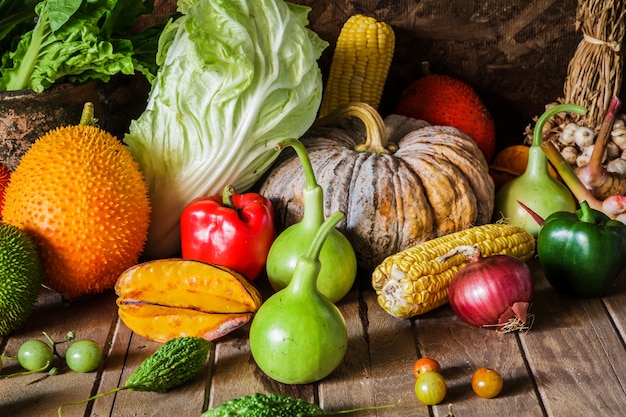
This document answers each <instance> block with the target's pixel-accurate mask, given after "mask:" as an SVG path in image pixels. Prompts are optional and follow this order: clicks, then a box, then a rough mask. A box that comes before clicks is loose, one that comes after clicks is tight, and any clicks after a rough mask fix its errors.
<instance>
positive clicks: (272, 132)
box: [124, 0, 328, 258]
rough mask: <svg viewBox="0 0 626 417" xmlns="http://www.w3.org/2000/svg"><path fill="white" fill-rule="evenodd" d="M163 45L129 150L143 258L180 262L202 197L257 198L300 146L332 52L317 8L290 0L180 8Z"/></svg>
mask: <svg viewBox="0 0 626 417" xmlns="http://www.w3.org/2000/svg"><path fill="white" fill-rule="evenodd" d="M178 10H179V11H180V12H181V13H182V16H181V17H179V18H178V19H176V20H175V21H172V22H171V23H170V24H169V25H168V26H166V28H165V29H164V31H163V33H162V35H161V37H160V39H159V45H160V48H159V52H158V54H157V63H158V64H159V65H160V68H159V72H158V74H157V76H156V78H155V80H154V82H153V84H152V90H151V92H150V95H149V98H148V104H147V107H146V110H145V111H144V113H142V114H141V116H140V117H139V118H137V119H136V120H134V121H132V122H131V125H130V131H129V133H128V134H127V135H126V136H125V138H124V142H125V143H126V144H127V145H128V146H129V149H130V151H131V153H132V154H133V156H134V157H135V159H136V160H137V161H138V162H139V165H140V168H141V169H142V171H143V173H144V175H145V178H146V181H147V183H148V187H149V193H150V201H151V205H152V219H151V225H150V230H149V235H148V241H147V244H146V248H145V251H144V255H145V256H147V257H150V258H159V257H167V256H174V255H176V254H179V252H180V229H179V219H180V214H181V212H182V210H183V209H184V207H185V206H186V205H187V204H188V203H189V202H190V201H191V200H192V199H194V198H196V197H199V196H202V195H215V194H220V193H221V191H222V189H223V188H224V186H225V185H228V184H231V185H233V186H234V187H235V189H236V190H237V192H244V191H245V190H248V189H249V188H250V187H251V186H252V185H253V184H254V183H255V182H256V181H257V180H258V179H259V178H260V177H261V176H262V175H263V173H264V172H265V171H267V170H268V169H269V167H270V166H271V164H272V162H273V161H274V160H275V158H276V157H277V154H278V152H277V151H276V150H275V149H274V146H275V145H276V144H277V143H278V142H279V141H281V140H283V139H285V138H298V137H300V136H301V135H302V134H303V133H304V132H305V131H306V130H307V129H308V128H309V127H310V126H311V124H312V123H313V121H314V120H315V117H316V115H317V111H318V109H319V105H320V101H321V95H322V76H321V71H320V69H319V66H318V62H317V60H318V59H319V57H320V56H321V53H322V52H323V50H324V49H325V48H326V47H327V45H328V43H327V42H325V41H323V40H322V39H320V38H319V37H318V35H317V34H315V33H314V32H313V31H311V30H309V29H308V28H307V25H308V13H309V11H310V8H308V7H306V6H299V5H295V4H291V3H286V2H284V1H283V0H179V3H178Z"/></svg>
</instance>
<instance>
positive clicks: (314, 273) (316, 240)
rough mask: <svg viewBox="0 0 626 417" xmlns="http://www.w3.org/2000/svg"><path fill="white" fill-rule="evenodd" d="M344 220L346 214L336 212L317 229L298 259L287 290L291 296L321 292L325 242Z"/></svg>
mask: <svg viewBox="0 0 626 417" xmlns="http://www.w3.org/2000/svg"><path fill="white" fill-rule="evenodd" d="M343 218H344V214H343V213H342V212H340V211H336V212H335V213H333V214H331V215H330V216H329V217H328V219H326V221H324V222H323V223H322V225H321V226H319V228H318V229H317V232H316V233H315V236H314V237H313V240H312V241H311V244H310V245H309V248H308V249H307V252H306V253H305V254H304V255H302V256H300V257H299V258H298V261H297V262H296V267H295V269H294V271H293V276H292V277H291V281H290V282H289V284H288V285H287V288H286V290H288V291H290V292H291V294H294V295H297V294H305V295H306V294H310V292H319V291H318V290H317V278H318V276H319V273H320V269H321V263H320V260H319V257H320V253H321V251H322V247H323V246H324V242H326V239H327V238H328V236H329V235H330V233H331V232H332V231H333V230H334V228H335V226H336V225H337V223H339V221H341V219H343ZM307 296H308V295H307Z"/></svg>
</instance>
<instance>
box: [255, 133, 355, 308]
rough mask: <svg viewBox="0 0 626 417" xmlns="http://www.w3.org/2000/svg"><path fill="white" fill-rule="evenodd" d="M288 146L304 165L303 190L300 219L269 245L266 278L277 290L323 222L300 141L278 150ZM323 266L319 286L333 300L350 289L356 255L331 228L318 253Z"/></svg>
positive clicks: (286, 143) (317, 188)
mask: <svg viewBox="0 0 626 417" xmlns="http://www.w3.org/2000/svg"><path fill="white" fill-rule="evenodd" d="M287 146H291V147H292V148H293V149H294V150H295V151H296V154H297V155H298V158H299V159H300V162H301V163H302V167H303V168H304V175H305V186H304V188H303V190H302V199H303V201H304V214H303V216H302V219H301V220H300V222H298V223H295V224H292V225H291V226H289V227H287V228H286V229H285V230H283V231H282V232H281V233H280V234H279V235H278V236H277V237H276V239H275V240H274V243H273V244H272V246H271V247H270V250H269V253H268V255H267V261H266V271H267V278H268V280H269V282H270V284H271V286H272V288H273V289H274V291H279V290H281V289H283V288H285V287H286V286H287V284H289V281H290V280H291V277H292V276H293V273H294V270H295V267H296V263H297V261H298V258H299V257H300V256H302V255H303V254H305V253H306V251H307V248H308V247H309V245H310V244H311V241H312V240H313V237H314V236H315V234H316V233H317V231H318V229H319V228H320V226H321V225H322V223H323V222H324V191H323V189H322V187H321V186H320V185H319V184H318V183H317V180H316V179H315V174H314V172H313V167H312V166H311V161H310V159H309V156H308V154H307V153H306V149H305V147H304V145H303V144H302V142H300V141H299V140H296V139H287V140H285V141H283V142H281V143H280V144H279V145H278V147H277V149H279V150H281V149H283V148H285V147H287ZM319 259H320V262H321V264H322V268H321V271H320V274H319V278H318V280H317V285H318V289H319V290H320V292H321V293H322V294H324V295H325V296H326V297H328V299H329V300H330V301H332V302H333V303H336V302H337V301H339V300H340V299H342V298H343V297H344V296H345V295H346V294H347V293H348V292H349V291H350V289H351V288H352V285H353V284H354V281H355V279H356V274H357V260H356V254H355V252H354V248H353V247H352V244H351V243H350V241H349V240H348V238H346V237H345V236H344V235H343V234H342V233H341V232H340V231H339V230H336V229H333V230H332V231H331V232H330V234H329V236H328V238H327V239H326V242H325V243H324V246H323V247H322V250H321V253H320V257H319Z"/></svg>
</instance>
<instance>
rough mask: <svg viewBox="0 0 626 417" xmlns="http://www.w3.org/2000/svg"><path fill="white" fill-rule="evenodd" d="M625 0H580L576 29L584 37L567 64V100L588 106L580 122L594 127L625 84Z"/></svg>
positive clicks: (565, 91)
mask: <svg viewBox="0 0 626 417" xmlns="http://www.w3.org/2000/svg"><path fill="white" fill-rule="evenodd" d="M625 3H626V2H625V1H624V0H579V2H578V9H577V12H576V26H577V29H581V30H582V34H583V39H582V40H581V41H580V43H579V44H578V48H577V50H576V51H575V53H574V56H573V57H572V59H571V60H570V63H569V66H568V75H567V78H566V79H565V85H564V94H565V98H564V101H565V102H566V103H574V104H578V105H581V106H584V107H586V108H587V109H588V112H587V114H586V115H585V116H584V117H583V116H577V115H574V118H579V119H580V120H578V122H579V124H581V125H585V126H587V127H589V128H592V129H595V128H596V127H597V126H598V125H599V124H600V122H601V120H602V119H603V117H604V114H605V113H606V111H607V109H608V108H609V105H610V102H611V98H612V97H614V96H617V95H618V94H619V91H620V88H621V84H622V68H623V61H622V56H621V47H622V41H623V39H624V30H625V28H624V19H625V16H626V7H625Z"/></svg>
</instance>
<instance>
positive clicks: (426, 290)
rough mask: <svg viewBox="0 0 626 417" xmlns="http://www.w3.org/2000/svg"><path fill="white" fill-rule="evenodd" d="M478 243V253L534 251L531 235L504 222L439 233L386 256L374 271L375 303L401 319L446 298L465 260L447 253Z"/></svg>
mask: <svg viewBox="0 0 626 417" xmlns="http://www.w3.org/2000/svg"><path fill="white" fill-rule="evenodd" d="M463 246H466V247H467V246H476V247H478V249H479V250H480V253H481V255H482V256H491V255H497V254H506V255H511V256H515V257H516V258H519V259H521V260H523V261H527V260H529V259H530V258H531V257H532V256H533V254H534V253H535V239H534V237H533V236H532V235H531V234H529V233H528V232H526V231H525V230H524V229H522V228H520V227H517V226H514V225H508V224H485V225H482V226H476V227H472V228H469V229H465V230H462V231H459V232H455V233H451V234H448V235H445V236H441V237H438V238H435V239H432V240H429V241H426V242H424V243H421V244H418V245H416V246H413V247H411V248H408V249H405V250H403V251H401V252H399V253H397V254H395V255H392V256H389V257H388V258H386V259H385V260H383V262H381V264H380V265H378V266H377V267H376V269H375V270H374V272H373V274H372V286H373V287H374V290H375V291H376V294H377V296H378V304H379V305H380V306H381V307H382V308H383V309H384V310H385V311H386V312H387V313H389V314H391V315H392V316H394V317H397V318H400V319H405V318H410V317H413V316H416V315H419V314H423V313H426V312H428V311H430V310H433V309H435V308H437V307H439V306H441V305H443V304H445V303H447V302H448V286H449V285H450V282H451V281H452V278H453V277H454V275H455V274H456V273H457V271H458V270H459V269H461V268H463V267H464V266H466V265H467V264H468V257H467V256H466V255H463V254H462V253H458V254H456V255H454V256H448V257H445V256H446V255H448V254H449V253H450V251H451V250H453V249H455V248H462V247H463Z"/></svg>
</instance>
